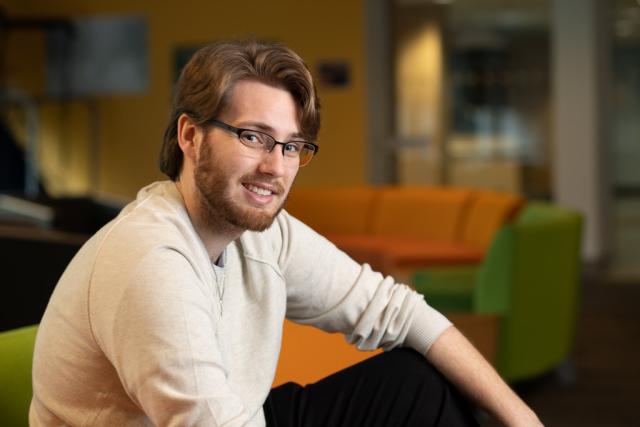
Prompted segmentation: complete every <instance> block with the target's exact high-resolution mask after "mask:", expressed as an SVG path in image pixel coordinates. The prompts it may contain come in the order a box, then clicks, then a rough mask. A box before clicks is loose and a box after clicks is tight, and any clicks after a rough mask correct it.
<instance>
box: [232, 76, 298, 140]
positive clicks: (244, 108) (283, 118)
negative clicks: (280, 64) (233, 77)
mask: <svg viewBox="0 0 640 427" xmlns="http://www.w3.org/2000/svg"><path fill="white" fill-rule="evenodd" d="M221 119H222V120H226V121H228V122H231V123H233V124H234V125H236V126H238V125H241V124H242V123H247V122H254V123H261V124H264V125H266V126H267V127H269V128H271V129H273V130H274V131H275V132H277V133H278V134H286V135H290V134H296V133H299V132H300V125H299V108H298V106H297V105H296V102H295V100H294V98H293V96H292V95H291V93H289V92H288V91H287V90H285V89H283V88H280V87H277V86H271V85H267V84H265V83H261V82H258V81H254V80H242V81H239V82H237V83H236V84H235V85H234V86H233V87H232V88H231V91H230V92H229V98H228V101H227V107H226V108H225V111H224V112H223V114H222V115H221Z"/></svg>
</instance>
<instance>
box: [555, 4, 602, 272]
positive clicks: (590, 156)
mask: <svg viewBox="0 0 640 427" xmlns="http://www.w3.org/2000/svg"><path fill="white" fill-rule="evenodd" d="M610 7H611V5H610V4H609V2H608V1H605V0H553V1H552V38H551V39H552V52H553V53H552V55H553V56H552V64H553V65H552V67H553V69H552V76H553V99H554V100H555V105H554V110H555V116H554V130H553V132H554V143H553V147H554V148H553V160H552V161H553V174H552V175H553V184H552V185H553V196H554V200H555V202H557V203H559V204H563V205H567V206H571V207H574V208H576V209H578V210H580V211H581V212H582V213H583V215H584V217H585V227H584V235H583V236H584V237H583V239H584V243H583V256H584V258H585V260H587V261H590V262H596V261H599V260H601V259H602V258H603V257H604V256H605V255H606V253H607V247H608V244H607V240H606V235H607V233H606V226H607V214H608V203H607V200H608V193H609V192H610V185H609V180H608V174H607V173H606V166H607V163H608V157H607V151H606V146H607V144H608V143H609V142H610V138H609V117H608V116H609V111H610V101H609V99H610V93H609V91H608V90H607V87H608V82H609V75H608V74H609V71H608V70H609V66H610V63H611V61H610V50H611V35H610V33H609V31H608V28H609V26H610V13H609V8H610Z"/></svg>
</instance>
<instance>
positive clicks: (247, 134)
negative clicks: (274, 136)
mask: <svg viewBox="0 0 640 427" xmlns="http://www.w3.org/2000/svg"><path fill="white" fill-rule="evenodd" d="M240 141H242V143H243V144H246V145H256V146H260V145H265V144H266V142H267V137H266V136H265V135H263V134H261V133H260V132H254V131H250V130H244V131H242V133H241V134H240Z"/></svg>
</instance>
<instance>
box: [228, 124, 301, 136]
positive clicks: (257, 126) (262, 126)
mask: <svg viewBox="0 0 640 427" xmlns="http://www.w3.org/2000/svg"><path fill="white" fill-rule="evenodd" d="M246 126H249V127H251V128H255V129H256V130H259V131H262V132H266V133H268V134H272V133H274V131H275V129H274V128H272V127H271V126H269V125H268V124H266V123H262V122H252V121H246V122H240V123H238V124H237V125H236V127H239V128H245V127H246ZM289 138H300V139H304V136H303V135H302V133H301V132H295V133H292V134H289Z"/></svg>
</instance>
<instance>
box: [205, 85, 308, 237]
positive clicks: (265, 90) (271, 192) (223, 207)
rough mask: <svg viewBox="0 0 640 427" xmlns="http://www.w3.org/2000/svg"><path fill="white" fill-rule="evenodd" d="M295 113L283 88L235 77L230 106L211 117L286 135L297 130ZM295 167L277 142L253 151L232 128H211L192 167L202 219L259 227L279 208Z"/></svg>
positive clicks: (237, 226)
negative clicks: (243, 143)
mask: <svg viewBox="0 0 640 427" xmlns="http://www.w3.org/2000/svg"><path fill="white" fill-rule="evenodd" d="M297 117H298V114H297V108H296V104H295V102H294V100H293V97H292V96H291V94H290V93H289V92H287V91H286V90H283V89H279V88H275V87H273V86H268V85H265V84H263V83H258V82H255V81H240V82H238V83H237V84H236V85H235V86H234V88H233V90H232V92H231V94H230V99H229V107H228V108H227V109H226V111H225V112H224V113H223V114H222V115H221V116H220V117H216V119H218V120H220V121H223V122H225V123H227V124H230V125H232V126H235V127H238V128H248V129H255V130H259V131H262V132H266V133H268V134H270V135H271V136H273V137H274V138H275V139H276V140H278V141H288V140H290V139H292V138H293V137H294V136H295V135H298V134H299V133H300V129H299V125H298V119H297ZM297 172H298V166H297V163H295V162H293V163H292V162H289V161H285V159H284V157H283V156H282V150H281V146H280V145H276V146H275V147H274V149H273V150H272V151H271V152H270V153H269V152H266V151H257V150H254V149H251V148H249V147H246V146H244V145H242V143H240V141H239V140H238V137H237V136H236V135H235V134H233V133H231V132H228V131H226V130H223V129H219V128H211V129H210V130H208V131H206V133H205V136H204V138H203V141H202V143H201V145H200V148H199V150H198V157H197V160H196V164H195V170H194V178H195V184H196V188H197V190H198V193H199V199H200V200H199V203H200V206H201V208H202V213H203V215H204V218H203V219H204V220H205V221H207V222H208V223H209V224H210V225H211V226H212V227H220V226H223V227H228V228H232V229H241V230H253V231H262V230H264V229H266V228H267V227H269V225H271V223H272V222H273V220H274V218H275V216H276V215H277V214H278V212H279V211H280V209H282V206H283V204H284V202H285V200H286V198H287V194H288V193H289V190H290V189H291V184H292V183H293V180H294V179H295V176H296V174H297Z"/></svg>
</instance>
